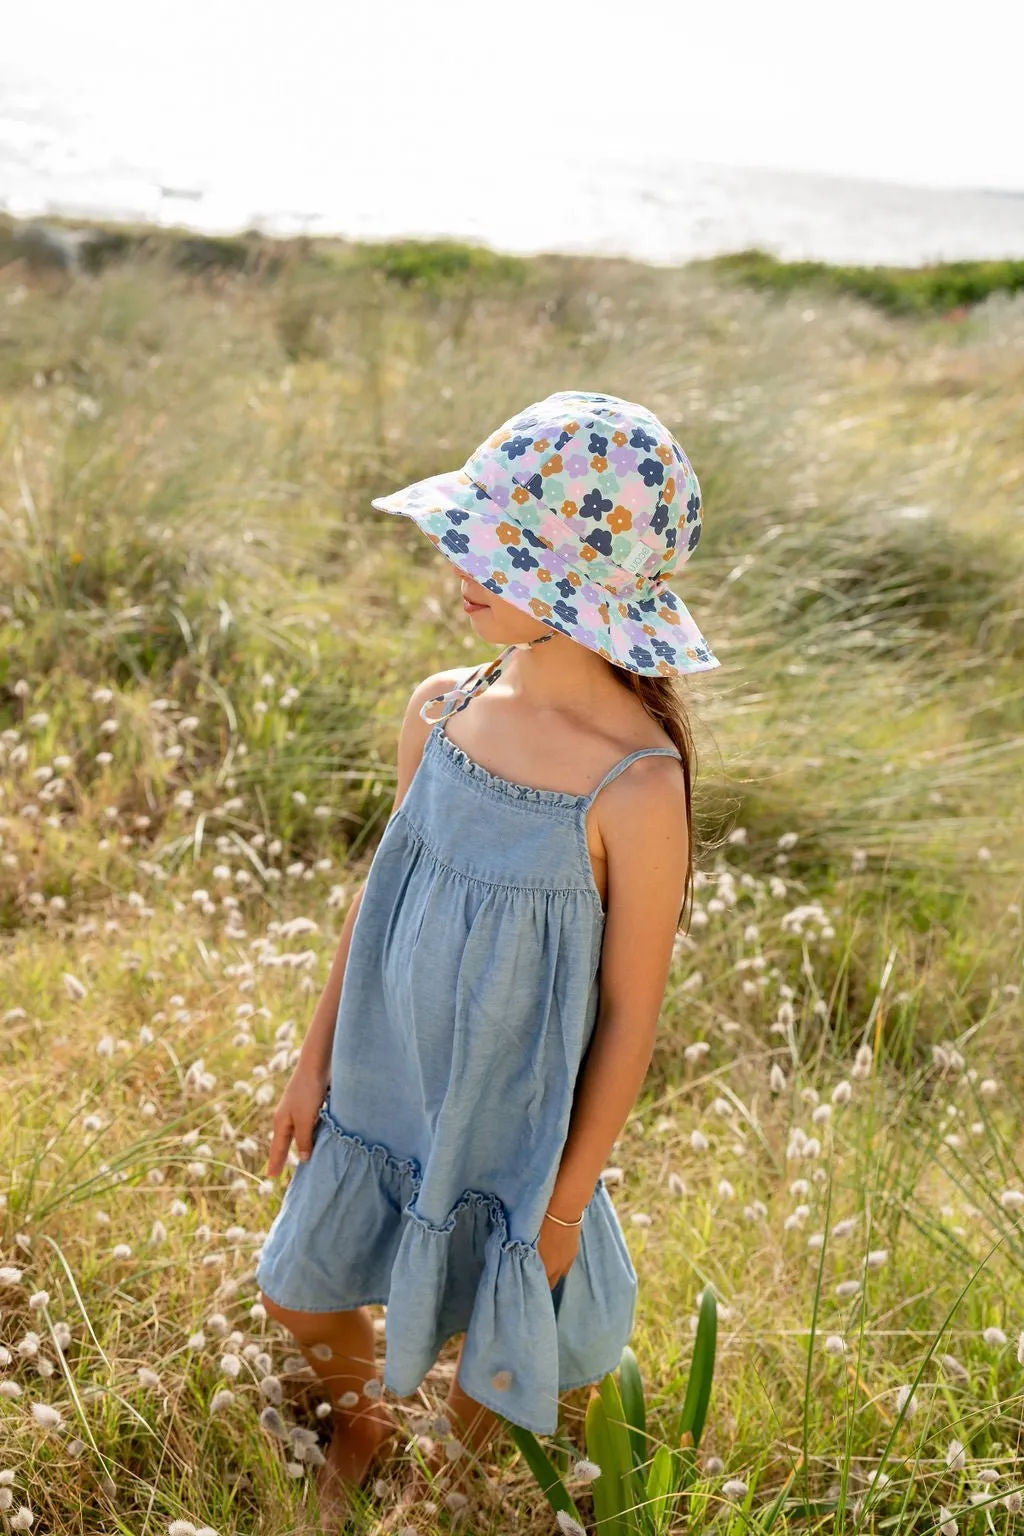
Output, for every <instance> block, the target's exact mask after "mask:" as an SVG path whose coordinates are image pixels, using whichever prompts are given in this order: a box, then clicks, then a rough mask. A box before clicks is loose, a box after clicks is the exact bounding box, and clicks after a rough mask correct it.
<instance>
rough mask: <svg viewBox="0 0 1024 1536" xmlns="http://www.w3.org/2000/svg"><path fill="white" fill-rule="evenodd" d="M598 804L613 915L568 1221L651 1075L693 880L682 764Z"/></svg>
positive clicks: (627, 785)
mask: <svg viewBox="0 0 1024 1536" xmlns="http://www.w3.org/2000/svg"><path fill="white" fill-rule="evenodd" d="M598 805H599V806H600V815H601V821H600V830H601V837H602V841H603V842H604V844H605V847H606V849H607V853H608V897H607V902H608V915H607V918H606V919H605V930H604V941H603V945H602V950H601V982H600V985H601V998H600V1006H599V1010H598V1016H597V1021H596V1024H595V1026H594V1036H593V1039H592V1041H591V1043H590V1048H589V1050H588V1052H587V1057H586V1061H585V1064H584V1066H583V1068H582V1069H581V1072H580V1074H579V1076H578V1078H577V1081H576V1088H575V1093H574V1097H573V1108H572V1114H571V1117H570V1121H569V1131H568V1135H567V1138H566V1142H565V1146H564V1147H563V1150H562V1158H561V1162H560V1164H559V1169H558V1176H557V1178H556V1181H555V1186H554V1189H553V1191H552V1195H551V1199H550V1201H549V1209H550V1210H551V1211H552V1212H553V1214H554V1215H555V1216H559V1217H561V1218H562V1219H563V1220H564V1221H575V1220H576V1219H577V1218H578V1217H579V1215H580V1213H581V1212H582V1210H583V1208H584V1206H585V1205H586V1204H587V1201H588V1200H589V1199H590V1197H591V1195H592V1194H593V1193H594V1188H595V1185H596V1184H597V1178H598V1174H599V1173H600V1172H601V1170H602V1168H604V1167H606V1166H607V1164H608V1161H609V1159H610V1157H611V1152H612V1146H613V1144H614V1142H615V1141H616V1140H617V1138H618V1137H619V1135H620V1133H621V1131H622V1128H623V1126H624V1125H625V1123H626V1120H627V1119H628V1117H629V1113H630V1110H631V1109H632V1108H633V1105H634V1104H635V1102H636V1099H637V1096H638V1094H639V1092H640V1089H641V1087H642V1085H643V1081H644V1078H645V1077H646V1075H647V1069H648V1067H649V1066H650V1062H651V1056H652V1054H653V1051H654V1041H655V1035H656V1033H657V1026H658V1016H659V1013H660V1011H661V1003H662V998H663V996H664V992H665V983H666V981H667V979H668V970H669V965H670V963H671V960H672V946H673V943H674V941H675V936H676V923H677V920H678V917H679V909H680V906H681V905H682V900H683V883H684V880H685V878H686V854H687V847H686V813H685V812H686V808H685V799H684V789H683V776H682V773H681V772H680V770H679V764H678V763H677V762H673V761H672V760H671V759H669V758H665V757H651V758H646V759H644V760H643V761H642V762H640V763H637V764H636V765H635V766H634V767H633V768H631V770H630V772H629V773H625V774H623V775H622V776H621V777H620V778H618V779H616V780H615V781H614V783H612V784H610V785H609V786H608V789H607V790H606V791H605V792H604V794H603V795H602V797H601V800H600V801H599V802H598ZM596 808H597V807H595V809H596Z"/></svg>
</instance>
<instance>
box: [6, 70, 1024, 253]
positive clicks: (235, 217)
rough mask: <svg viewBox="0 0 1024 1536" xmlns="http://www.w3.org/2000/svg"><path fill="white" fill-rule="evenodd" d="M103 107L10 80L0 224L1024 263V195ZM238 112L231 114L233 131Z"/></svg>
mask: <svg viewBox="0 0 1024 1536" xmlns="http://www.w3.org/2000/svg"><path fill="white" fill-rule="evenodd" d="M101 106H102V103H97V101H96V100H90V98H89V96H88V93H87V92H85V91H83V92H81V93H76V92H75V91H71V90H67V89H61V90H57V89H50V90H47V89H46V88H45V87H40V86H39V85H38V84H36V83H33V84H31V85H29V84H26V82H25V81H24V80H23V79H17V78H15V77H14V75H13V74H12V73H11V71H10V70H8V72H7V74H6V75H5V74H4V73H3V70H2V68H0V208H3V209H5V210H6V211H8V212H10V213H12V214H15V215H17V216H19V217H26V216H30V215H31V216H36V215H46V214H47V213H63V214H69V215H71V216H73V217H114V218H127V219H141V220H145V221H148V222H154V223H164V224H178V225H185V226H187V227H191V228H194V229H197V230H204V231H208V232H229V231H235V230H241V229H245V228H253V227H254V228H259V229H262V230H264V231H265V232H267V233H268V234H287V233H294V232H297V231H302V230H305V231H308V232H310V233H312V234H340V235H346V236H349V237H354V238H360V237H362V238H378V237H391V236H402V235H412V236H419V237H427V236H444V235H448V236H453V237H457V238H462V239H470V240H475V241H481V242H483V243H485V244H487V245H489V246H492V247H494V248H496V249H500V250H505V251H510V252H517V253H521V254H529V253H533V252H537V251H545V250H546V251H564V252H573V253H586V252H589V253H594V254H603V255H620V256H630V257H635V258H639V259H641V260H646V261H651V262H669V263H671V262H680V261H685V260H687V259H688V258H691V257H696V256H711V255H716V254H720V253H723V252H728V251H736V250H742V249H744V248H747V247H751V246H759V247H761V248H762V249H763V250H767V251H770V252H772V253H774V254H775V255H776V256H778V257H780V258H783V259H789V260H798V259H817V260H823V261H831V262H856V263H868V264H870V263H891V264H897V265H916V264H918V263H921V262H925V261H940V260H961V259H966V258H995V257H1024V189H1022V190H1021V191H1020V192H1014V191H1010V190H1005V189H1000V188H993V189H991V190H986V189H984V188H939V187H927V186H912V185H902V184H899V183H897V182H887V181H880V180H871V179H867V178H854V177H848V176H830V175H824V174H819V173H816V172H810V171H802V170H792V171H788V170H779V169H773V168H768V167H760V166H754V165H720V164H710V163H702V162H700V163H695V162H691V161H687V160H685V159H682V158H676V157H672V156H670V155H667V154H664V153H662V154H660V155H657V156H656V155H651V154H637V153H636V152H632V153H628V154H627V153H620V154H618V155H617V154H616V151H615V146H614V142H611V143H610V144H609V147H608V149H607V152H606V153H604V154H602V155H601V156H600V157H598V163H596V164H595V163H593V160H594V157H591V158H590V159H589V160H588V159H586V158H584V159H582V160H581V161H579V162H577V163H576V164H574V165H573V166H572V169H571V172H569V173H562V172H560V173H559V175H558V176H557V177H555V176H552V174H551V172H550V168H547V167H544V166H538V165H536V164H534V165H531V164H530V162H529V160H526V163H524V164H523V165H521V166H520V165H516V164H515V163H514V162H513V164H512V165H511V166H510V167H509V168H508V169H505V168H503V167H502V166H501V165H500V164H496V161H495V154H494V148H493V145H492V144H479V145H475V144H474V137H473V134H472V133H465V134H462V135H456V136H455V137H449V138H448V139H446V140H445V141H444V142H443V143H442V144H440V145H439V144H438V143H437V142H436V141H434V140H432V139H431V138H430V136H429V135H428V134H424V135H423V136H422V137H417V136H416V135H415V134H410V133H407V132H406V133H403V134H401V135H398V136H396V135H391V136H390V137H388V136H386V135H385V134H383V133H381V134H380V135H379V136H378V137H377V138H376V140H375V139H374V135H373V130H372V127H371V129H370V131H369V133H366V132H364V133H363V134H362V135H361V136H360V139H359V141H358V142H353V140H352V135H351V134H348V135H346V136H339V137H336V138H335V139H333V140H332V139H331V138H330V137H329V136H326V137H325V136H324V134H322V133H317V132H316V131H314V130H313V128H312V127H310V126H309V125H298V126H295V127H293V128H292V129H289V125H288V124H287V123H285V124H284V126H283V128H282V130H281V131H280V132H279V133H273V134H272V133H270V132H269V131H268V127H267V125H266V124H264V125H262V127H261V129H260V131H244V130H238V129H235V130H234V131H232V132H230V133H225V134H218V135H212V136H211V134H210V130H209V125H208V124H203V123H202V122H201V121H200V120H198V119H197V120H195V121H190V119H189V117H188V113H187V108H186V114H185V116H181V115H172V114H169V113H167V112H162V113H154V114H153V115H152V116H151V117H150V118H148V119H147V118H146V117H145V116H144V115H142V114H141V113H139V115H138V119H137V122H136V123H134V124H132V123H131V122H129V121H127V120H126V118H125V117H124V116H123V115H122V116H120V117H119V116H118V115H117V114H116V113H112V112H110V111H104V110H101ZM231 116H232V114H231V110H230V104H229V105H228V106H227V107H225V108H224V118H225V121H227V122H230V120H231Z"/></svg>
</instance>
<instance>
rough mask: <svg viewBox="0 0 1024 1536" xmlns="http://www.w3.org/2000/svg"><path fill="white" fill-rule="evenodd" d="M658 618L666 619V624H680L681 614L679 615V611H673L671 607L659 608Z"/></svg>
mask: <svg viewBox="0 0 1024 1536" xmlns="http://www.w3.org/2000/svg"><path fill="white" fill-rule="evenodd" d="M658 618H659V619H664V620H665V623H666V624H678V623H679V615H678V613H673V611H672V609H671V608H659V609H658Z"/></svg>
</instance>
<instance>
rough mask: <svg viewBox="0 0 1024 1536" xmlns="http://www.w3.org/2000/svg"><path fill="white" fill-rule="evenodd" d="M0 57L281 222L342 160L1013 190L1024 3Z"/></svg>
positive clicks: (185, 1) (459, 2) (362, 17)
mask: <svg viewBox="0 0 1024 1536" xmlns="http://www.w3.org/2000/svg"><path fill="white" fill-rule="evenodd" d="M3 52H4V55H5V59H6V63H5V66H4V71H5V73H6V74H7V76H8V78H10V75H11V73H12V72H13V73H14V74H15V75H16V76H20V77H23V78H26V79H31V78H35V79H36V80H37V81H39V82H41V83H42V84H44V86H45V87H46V94H47V96H50V95H51V93H52V92H54V91H57V92H66V93H68V95H69V97H71V98H73V99H74V102H75V103H76V112H75V115H76V116H77V115H78V113H79V111H80V110H81V109H82V108H83V107H85V108H86V117H87V125H88V126H87V130H86V131H87V132H88V134H89V135H90V136H91V137H92V138H93V139H94V140H96V141H97V142H99V141H104V142H105V143H106V144H107V145H108V146H109V148H110V151H111V153H115V152H120V153H121V154H124V153H125V152H126V146H127V148H128V149H129V150H130V153H131V155H132V158H133V159H134V160H135V161H139V160H140V159H144V158H147V157H150V158H152V159H153V161H154V163H159V166H160V171H161V174H162V175H163V176H164V177H165V178H166V179H170V177H171V175H172V174H175V175H179V176H180V178H181V179H187V178H190V177H191V178H192V179H193V180H197V179H199V178H201V177H204V176H205V177H208V178H211V179H212V178H214V177H216V175H217V174H218V173H219V172H226V171H227V170H228V168H229V167H230V171H231V175H232V176H233V177H236V178H237V176H238V175H239V167H240V164H242V163H248V164H249V165H250V166H252V167H254V169H253V171H252V175H253V176H254V178H256V177H257V176H258V178H259V179H260V181H261V186H262V188H263V189H264V190H265V189H266V187H267V186H268V185H269V186H280V185H282V184H283V183H282V181H281V178H282V177H284V178H286V182H287V186H288V188H289V191H290V194H291V197H292V203H293V206H296V207H301V206H302V205H303V198H304V197H305V198H307V199H308V201H309V202H310V203H312V204H313V205H314V206H315V205H316V193H315V189H316V188H317V187H322V184H323V177H324V174H325V172H329V169H330V165H331V163H332V159H333V160H335V161H336V162H337V163H338V164H339V165H340V164H342V163H344V162H345V161H348V160H349V159H350V157H351V156H352V153H353V150H354V149H357V153H358V156H359V157H360V158H361V159H365V161H366V162H369V163H373V164H376V165H377V166H379V167H380V169H381V171H382V174H385V175H386V174H387V169H388V166H389V164H392V163H394V162H395V159H396V157H401V158H404V159H406V160H408V159H409V158H410V157H411V158H412V160H413V162H414V163H420V164H422V167H423V172H424V174H425V175H429V174H430V172H431V168H432V167H433V168H444V170H445V171H446V172H447V173H449V174H451V173H453V172H454V173H457V172H458V171H459V170H463V169H464V171H465V173H466V174H467V175H468V174H471V175H472V176H478V175H486V174H489V172H488V170H487V167H488V166H490V167H492V168H493V174H495V175H499V176H501V177H503V178H504V179H505V180H506V182H507V194H508V197H509V199H512V200H529V199H532V198H565V197H570V198H571V195H572V176H573V171H572V167H573V164H574V162H576V161H577V159H579V158H580V157H585V158H586V160H587V161H588V162H589V163H590V164H591V165H592V166H593V165H594V164H595V163H596V164H598V165H599V164H600V162H601V158H602V157H603V156H605V155H607V156H608V157H609V158H610V159H613V160H615V161H617V162H621V161H622V160H623V159H625V158H627V157H629V156H636V157H639V158H641V159H642V160H644V161H645V162H646V163H648V164H650V163H651V162H657V161H659V160H662V159H664V160H665V161H666V162H678V161H679V160H688V161H697V162H711V163H717V164H734V165H736V164H739V165H754V166H776V167H779V168H788V169H794V170H818V171H825V172H835V173H838V174H843V175H855V176H868V177H878V178H882V179H884V180H890V181H910V182H916V183H918V184H925V185H932V186H947V187H948V186H967V185H974V186H987V187H989V188H1015V189H1022V190H1024V131H1022V118H1024V113H1022V107H1021V101H1022V95H1024V86H1022V81H1024V77H1022V75H1021V59H1022V57H1024V5H1022V4H1020V0H1010V3H996V0H974V3H972V4H971V5H970V6H962V5H961V6H957V7H956V8H955V9H954V7H953V6H952V5H950V4H949V3H948V0H933V3H931V4H929V5H926V4H924V3H923V0H913V3H908V0H857V3H856V4H854V5H843V6H834V5H830V4H828V3H827V0H775V3H767V4H766V3H764V0H704V3H703V4H701V5H694V4H690V3H685V0H666V3H663V4H659V3H655V0H636V3H630V4H626V3H622V0H619V3H612V0H586V3H576V4H573V5H568V4H563V3H561V0H515V3H513V4H496V3H494V0H174V3H173V4H171V3H167V0H88V3H82V0H46V3H45V4H43V3H39V4H35V5H32V4H22V5H18V6H11V7H8V8H7V14H6V15H5V18H4V44H3ZM72 82H74V83H73V84H72ZM171 125H173V140H174V149H173V154H172V153H171V152H170V151H169V149H168V142H169V138H170V135H171ZM239 141H242V142H241V143H240V142H239ZM243 149H244V154H243V153H240V151H241V150H243ZM169 160H170V161H172V162H173V163H170V164H169V163H168V162H169ZM257 166H258V167H259V171H258V172H257V171H256V169H255V167H257ZM306 188H308V191H306V190H304V189H306ZM254 191H255V184H254Z"/></svg>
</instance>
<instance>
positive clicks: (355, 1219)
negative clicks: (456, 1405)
mask: <svg viewBox="0 0 1024 1536" xmlns="http://www.w3.org/2000/svg"><path fill="white" fill-rule="evenodd" d="M467 702H468V701H467ZM460 707H464V706H460ZM658 755H667V756H673V757H678V753H676V752H675V751H674V750H672V749H670V748H667V747H655V748H646V749H644V750H641V751H638V752H631V753H630V754H629V756H628V757H625V758H623V759H622V760H621V761H620V762H618V763H617V764H615V766H614V767H613V768H612V769H611V770H610V771H609V773H608V774H607V775H606V776H605V778H604V779H603V780H602V781H601V783H600V784H599V785H598V786H597V788H596V789H595V790H594V791H593V792H592V793H591V794H589V795H572V794H566V793H562V792H560V791H553V790H542V789H534V788H530V787H528V786H525V785H521V784H515V783H512V782H510V781H509V780H506V779H501V778H498V777H496V776H495V775H493V774H491V773H489V772H488V771H487V770H486V769H484V768H483V767H482V766H480V765H479V764H478V763H476V762H474V761H473V760H472V759H471V758H469V757H468V756H467V754H466V753H465V752H464V751H463V750H462V749H461V748H460V747H458V746H456V744H455V743H454V742H453V741H452V740H451V738H450V737H449V736H448V735H447V731H446V721H445V720H444V719H442V720H439V721H438V722H437V723H436V724H435V725H434V727H433V729H432V730H431V732H430V735H429V736H428V738H427V740H426V743H425V746H424V749H423V756H422V759H421V761H420V763H419V765H418V767H417V770H416V774H415V776H414V778H413V781H412V783H411V785H410V787H409V789H408V791H407V793H406V796H405V798H404V800H403V802H402V804H401V805H400V806H399V808H398V810H397V811H396V812H395V813H394V815H393V816H392V818H391V820H390V821H389V822H388V825H387V827H386V829H385V831H384V834H383V837H382V839H381V841H380V843H379V845H378V847H377V851H376V853H375V856H374V859H373V862H372V865H371V868H370V871H369V875H368V877H367V880H366V885H365V889H364V894H363V900H362V905H361V907H360V910H359V913H358V916H357V918H356V922H355V925H354V928H353V932H352V941H351V949H350V952H349V957H348V962H347V965H346V969H345V977H344V983H343V987H342V993H341V999H340V1003H339V1008H338V1018H337V1025H336V1029H335V1037H334V1045H333V1057H332V1065H331V1081H330V1087H329V1090H328V1093H327V1096H326V1098H325V1101H324V1104H323V1107H322V1109H321V1111H320V1117H319V1121H318V1124H317V1128H316V1132H315V1136H314V1142H313V1151H312V1156H311V1157H310V1159H309V1161H308V1162H307V1163H303V1164H300V1165H299V1166H298V1167H297V1168H296V1170H295V1172H294V1174H293V1176H292V1179H291V1182H290V1184H289V1186H288V1189H287V1191H286V1194H285V1197H284V1201H283V1203H282V1205H281V1208H280V1210H279V1212H278V1214H277V1216H276V1218H275V1220H274V1223H273V1225H272V1227H271V1229H270V1232H269V1234H268V1236H267V1239H266V1241H265V1243H264V1246H263V1251H262V1254H261V1257H260V1262H259V1266H258V1270H257V1279H258V1282H259V1284H260V1286H261V1287H262V1289H263V1290H264V1291H265V1292H266V1294H267V1295H268V1296H269V1297H271V1298H272V1299H273V1300H274V1301H276V1302H277V1303H278V1304H279V1305H280V1306H283V1307H288V1308H292V1309H295V1310H298V1311H311V1312H316V1311H335V1310H341V1309H347V1308H351V1307H356V1306H361V1305H365V1304H370V1303H385V1304H386V1305H387V1324H386V1353H385V1361H384V1371H383V1376H384V1382H385V1385H386V1386H387V1387H388V1389H389V1390H391V1391H392V1392H394V1393H396V1394H398V1395H399V1396H405V1395H407V1394H409V1393H412V1392H414V1391H415V1390H416V1388H417V1387H418V1386H419V1385H420V1383H421V1382H422V1380H423V1378H424V1376H425V1375H426V1373H427V1371H428V1370H429V1369H430V1367H431V1366H432V1365H433V1364H434V1362H435V1360H436V1359H437V1356H438V1353H439V1351H440V1350H441V1348H442V1346H443V1345H444V1343H445V1342H446V1340H447V1339H449V1338H450V1337H451V1336H452V1335H453V1334H456V1333H461V1332H463V1331H464V1332H465V1334H466V1342H465V1350H464V1355H463V1362H462V1368H461V1373H460V1380H461V1383H462V1385H463V1387H464V1389H465V1391H466V1392H468V1393H469V1395H470V1396H471V1397H473V1398H475V1399H476V1400H477V1401H478V1402H480V1403H483V1404H484V1405H485V1406H486V1407H488V1408H491V1409H493V1410H494V1411H495V1412H497V1413H499V1414H501V1415H502V1416H503V1417H504V1418H506V1419H508V1420H509V1421H510V1422H512V1423H514V1424H518V1425H521V1426H522V1427H523V1428H526V1429H531V1430H533V1431H535V1432H536V1433H538V1434H552V1433H554V1431H555V1430H556V1428H557V1422H558V1398H559V1394H560V1393H562V1392H565V1391H567V1390H568V1389H570V1388H571V1387H576V1386H582V1385H584V1384H586V1383H589V1382H593V1381H598V1380H600V1378H601V1377H602V1376H604V1375H605V1374H606V1373H607V1372H608V1371H610V1370H613V1369H614V1368H615V1367H616V1366H617V1365H618V1363H619V1358H620V1355H621V1353H622V1349H623V1346H624V1345H625V1344H626V1343H627V1342H628V1340H629V1337H630V1334H631V1331H632V1327H633V1319H634V1312H635V1304H636V1293H637V1277H636V1272H635V1270H634V1267H633V1264H632V1261H631V1258H630V1254H629V1249H628V1247H627V1245H626V1240H625V1237H624V1235H623V1232H622V1228H621V1226H620V1224H619V1220H618V1217H617V1215H616V1212H615V1208H614V1206H613V1204H612V1200H611V1197H610V1195H609V1194H608V1191H607V1189H606V1188H605V1186H604V1184H603V1182H602V1180H601V1179H600V1178H599V1179H598V1181H597V1184H596V1186H595V1188H594V1192H593V1194H592V1195H591V1197H590V1200H589V1202H588V1204H587V1206H586V1210H585V1213H584V1220H583V1225H582V1227H581V1229H580V1246H579V1251H578V1254H577V1257H576V1259H575V1261H574V1263H573V1265H572V1268H571V1269H570V1270H569V1272H568V1274H567V1275H566V1276H565V1277H564V1282H560V1283H559V1285H558V1286H556V1287H555V1288H554V1290H553V1291H552V1290H551V1289H550V1288H549V1286H548V1282H547V1276H546V1273H545V1270H544V1264H543V1260H542V1259H541V1257H540V1254H539V1252H538V1250H537V1241H538V1238H539V1236H540V1229H541V1223H542V1220H543V1217H544V1212H545V1210H546V1208H547V1206H548V1203H549V1201H550V1198H551V1194H552V1189H553V1185H554V1181H555V1177H556V1174H557V1172H558V1164H559V1161H560V1158H561V1154H562V1149H563V1146H564V1142H565V1138H566V1134H567V1131H568V1124H569V1115H570V1111H571V1108H572V1101H573V1092H574V1087H575V1083H576V1078H577V1074H578V1072H579V1069H580V1067H581V1065H582V1062H583V1060H584V1057H585V1053H586V1050H587V1047H588V1044H589V1042H590V1039H591V1036H592V1032H593V1028H594V1025H595V1022H596V1015H597V1005H598V972H599V965H600V955H601V941H602V934H603V929H604V913H603V911H602V907H601V900H600V895H599V893H598V890H597V887H596V884H595V882H594V877H593V871H592V868H591V864H590V858H589V854H588V851H587V841H586V828H585V818H586V814H587V811H588V809H589V808H590V806H591V805H592V804H593V802H594V800H595V798H596V796H597V795H598V793H599V792H600V790H601V789H603V788H604V786H605V785H606V784H608V783H609V782H611V780H612V779H614V778H616V777H617V775H618V774H620V773H621V772H622V771H623V770H624V769H626V768H628V767H629V765H630V764H631V763H633V762H635V761H636V760H637V759H638V758H641V757H648V756H658Z"/></svg>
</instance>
